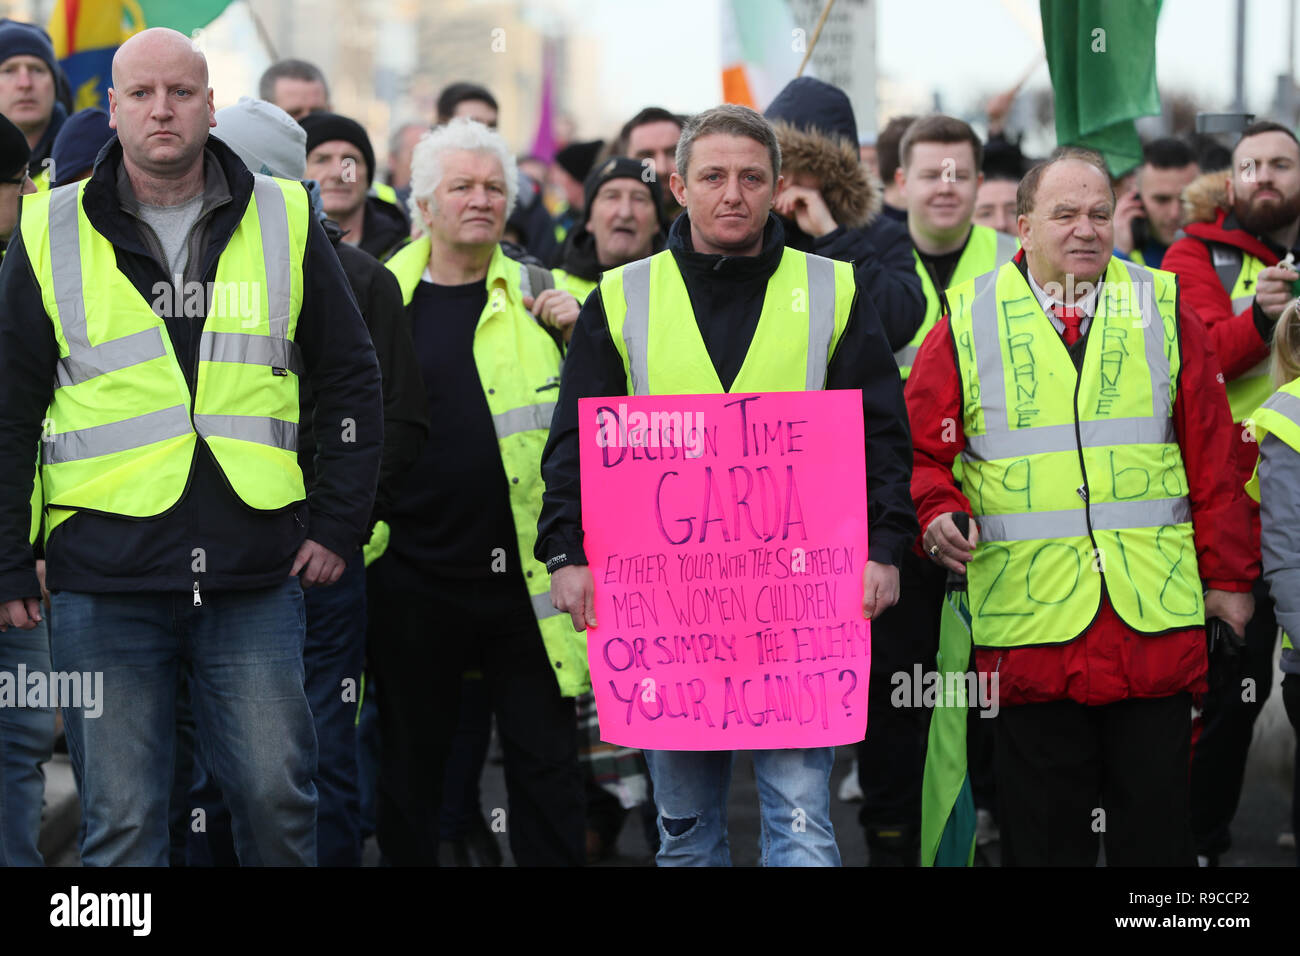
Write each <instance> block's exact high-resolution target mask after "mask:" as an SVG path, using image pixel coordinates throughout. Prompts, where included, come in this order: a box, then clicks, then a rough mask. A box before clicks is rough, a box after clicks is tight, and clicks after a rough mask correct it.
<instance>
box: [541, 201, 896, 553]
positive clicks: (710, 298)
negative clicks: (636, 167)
mask: <svg viewBox="0 0 1300 956" xmlns="http://www.w3.org/2000/svg"><path fill="white" fill-rule="evenodd" d="M784 246H785V234H784V230H783V229H782V227H781V223H780V221H779V220H778V219H777V218H776V216H769V217H768V225H767V229H766V231H765V233H764V237H763V249H762V251H761V252H760V253H759V254H758V255H757V256H718V255H706V254H704V253H699V252H696V251H694V248H693V247H692V245H691V232H690V219H689V217H688V215H687V214H686V213H682V214H681V215H680V216H678V217H677V219H676V220H675V221H674V222H673V225H672V228H671V229H670V230H669V233H668V248H669V249H670V250H671V251H672V254H673V258H674V259H675V260H676V262H677V266H678V268H679V269H680V270H681V272H682V277H683V279H684V280H685V283H686V291H687V294H688V295H689V296H690V299H691V307H692V309H693V311H694V312H695V320H696V322H697V323H698V324H699V326H700V334H701V335H702V336H703V338H704V344H705V346H706V347H707V349H708V352H709V356H710V358H712V359H713V364H714V367H715V368H716V369H717V371H718V378H719V379H720V380H721V381H722V384H723V387H724V388H728V389H730V387H731V383H732V382H733V381H735V378H736V375H737V374H739V372H740V367H741V364H742V363H743V362H744V360H745V355H746V353H747V352H748V351H749V345H750V342H751V341H753V338H754V331H755V329H757V328H758V317H759V313H760V312H761V311H762V307H763V297H764V294H765V292H766V289H767V280H768V279H769V278H770V277H771V275H772V273H773V272H775V271H776V267H777V265H778V263H779V262H780V260H781V255H782V251H783V249H784ZM826 387H827V388H860V389H862V412H863V424H864V427H865V436H866V448H865V452H866V458H867V490H868V495H867V502H868V505H867V522H868V527H869V532H870V538H871V541H870V559H871V560H872V561H877V562H880V563H882V564H894V565H897V564H898V563H899V562H900V561H902V558H903V552H904V551H906V550H907V548H909V547H910V546H911V544H912V542H913V541H914V540H915V539H916V536H917V534H918V533H919V531H920V529H919V528H918V526H917V522H916V511H915V508H914V507H913V505H912V493H911V480H912V435H911V432H910V430H909V428H908V422H907V407H906V406H905V405H904V404H903V383H902V380H901V379H900V378H899V375H898V366H897V365H896V364H895V362H894V356H893V351H892V350H891V349H890V348H889V345H888V343H887V342H886V341H885V336H884V333H883V332H882V331H881V328H880V319H879V317H878V316H877V315H876V310H875V307H874V306H873V305H872V304H871V300H870V299H869V298H867V297H866V296H863V295H861V294H859V295H858V296H857V297H856V299H855V301H854V305H853V313H852V315H851V316H850V318H849V324H848V327H847V328H846V329H845V330H844V335H843V336H842V337H841V339H840V343H839V346H838V347H837V348H836V350H835V354H834V355H833V356H831V360H830V365H829V366H828V368H827V379H826ZM626 394H627V374H626V372H625V370H624V367H623V360H622V359H621V358H620V356H619V354H618V351H617V349H615V347H614V342H613V340H612V339H611V338H610V334H609V326H608V324H607V322H606V319H605V307H604V303H603V302H602V301H601V297H600V289H599V287H597V289H596V290H595V291H594V292H592V294H591V295H589V296H588V297H587V301H586V303H585V304H584V305H583V307H582V312H581V313H580V314H579V316H578V322H577V326H576V327H575V328H574V332H573V339H572V341H571V342H570V343H569V351H568V354H567V356H566V357H565V361H564V377H563V380H562V382H561V384H560V395H559V399H558V402H557V404H556V408H555V417H554V418H553V419H552V421H551V435H550V438H549V439H548V440H547V443H546V450H545V452H543V454H542V477H543V478H544V479H545V481H546V492H545V494H544V495H543V497H542V513H541V517H540V519H539V521H538V529H537V546H536V548H535V550H534V555H535V556H536V557H537V559H538V560H539V561H544V562H546V563H547V566H548V568H549V569H550V570H552V571H553V570H555V569H556V568H559V567H563V566H564V565H565V564H586V563H587V557H586V554H585V553H584V552H583V550H582V504H581V497H580V490H581V486H580V479H579V467H578V399H580V398H590V397H592V396H617V395H626ZM561 556H563V557H561Z"/></svg>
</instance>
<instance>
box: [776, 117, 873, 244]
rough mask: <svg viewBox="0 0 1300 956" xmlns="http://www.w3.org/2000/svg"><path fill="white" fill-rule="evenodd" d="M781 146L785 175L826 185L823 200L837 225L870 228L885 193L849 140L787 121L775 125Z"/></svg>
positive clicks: (849, 227)
mask: <svg viewBox="0 0 1300 956" xmlns="http://www.w3.org/2000/svg"><path fill="white" fill-rule="evenodd" d="M772 126H773V128H775V130H776V139H777V142H778V143H780V145H781V172H782V174H784V175H785V176H786V178H787V180H788V179H789V177H790V176H791V174H793V173H809V174H811V175H813V176H816V177H817V178H818V179H819V180H820V181H821V184H822V189H821V193H822V198H823V199H825V200H826V205H827V207H828V208H829V209H830V213H831V216H833V217H834V219H835V221H836V222H837V223H839V224H840V225H841V226H843V227H844V228H846V229H858V228H861V227H862V226H868V225H870V224H871V223H872V222H873V221H874V220H875V218H876V217H877V216H878V215H879V214H880V207H881V204H882V202H883V199H882V195H881V193H882V191H881V188H880V186H879V184H878V183H876V182H875V180H874V179H873V178H872V177H871V174H870V173H869V172H868V171H867V167H866V166H864V165H863V164H862V162H861V160H860V159H859V157H858V150H857V148H856V147H855V146H853V145H852V144H851V143H849V142H848V141H847V140H844V139H839V138H831V137H830V136H826V135H824V134H823V133H821V132H820V131H819V130H816V129H798V128H796V127H795V126H794V125H793V124H791V123H789V122H787V121H785V120H775V121H774V122H773V123H772Z"/></svg>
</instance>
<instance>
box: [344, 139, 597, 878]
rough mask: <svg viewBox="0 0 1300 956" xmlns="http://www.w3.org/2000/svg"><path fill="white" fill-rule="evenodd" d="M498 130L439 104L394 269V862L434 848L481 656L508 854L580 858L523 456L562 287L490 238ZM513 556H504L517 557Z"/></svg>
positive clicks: (497, 219)
mask: <svg viewBox="0 0 1300 956" xmlns="http://www.w3.org/2000/svg"><path fill="white" fill-rule="evenodd" d="M517 175H518V174H517V172H516V169H515V161H514V158H513V156H511V154H510V151H509V150H508V149H507V148H506V144H505V141H504V140H502V138H501V137H500V136H499V135H497V134H496V133H495V132H493V131H491V130H489V129H488V128H487V127H485V126H482V125H481V124H479V123H477V122H474V121H471V120H467V119H455V120H452V121H451V122H450V123H448V124H447V125H445V126H441V127H438V128H437V129H435V130H433V131H432V132H430V133H429V134H427V135H426V136H425V137H423V138H422V139H421V140H420V142H419V143H418V144H416V147H415V152H414V155H413V156H412V160H411V199H410V209H411V213H412V217H413V218H414V220H415V221H416V223H417V224H418V226H419V231H420V233H421V235H420V237H419V238H417V239H416V240H415V241H413V242H412V243H410V244H409V245H408V246H406V247H405V248H404V249H402V250H401V251H399V252H398V253H397V254H396V255H394V256H393V257H392V258H391V259H390V260H389V261H388V263H387V265H388V267H389V269H391V270H392V271H393V273H394V274H395V275H396V276H397V280H398V284H399V285H400V286H401V289H402V297H403V301H404V302H405V304H406V308H407V315H408V317H409V319H410V323H411V337H412V342H413V344H414V348H415V352H416V357H417V360H418V362H419V365H420V371H421V374H422V376H423V378H424V383H425V390H426V393H427V397H428V401H429V419H430V426H431V427H430V433H429V441H428V443H427V444H426V445H425V452H424V455H423V456H422V457H421V459H420V461H419V462H417V464H416V466H415V467H414V468H413V469H412V470H411V472H410V474H409V475H408V476H407V481H406V482H405V484H404V485H403V487H402V488H401V489H400V490H399V493H398V495H397V498H398V501H397V504H396V505H395V507H394V510H393V518H392V521H391V525H392V534H391V537H390V540H389V545H388V550H387V552H386V553H385V554H384V556H383V557H382V558H380V559H379V560H378V561H376V562H375V563H374V564H373V565H372V567H371V581H370V585H371V591H370V607H371V621H370V644H369V657H370V662H371V666H372V668H373V670H374V672H375V675H376V681H377V683H378V685H379V688H380V690H379V695H378V700H379V722H380V735H381V738H382V740H383V745H382V747H381V755H380V771H379V787H378V798H377V820H376V824H377V834H378V837H379V843H380V849H381V851H382V852H383V854H384V856H385V857H386V858H387V859H388V861H389V862H392V863H394V864H397V865H425V864H431V863H435V862H436V861H437V859H438V838H439V826H438V811H439V806H440V804H441V802H442V793H443V770H444V766H445V764H446V761H447V755H448V752H449V749H450V747H451V742H452V739H453V737H454V734H455V731H456V728H457V726H458V722H459V717H460V700H461V691H462V687H461V675H462V674H463V673H464V672H465V671H466V670H480V671H481V672H482V674H483V679H484V683H483V688H484V689H485V690H486V692H487V696H488V697H489V699H490V701H491V705H492V709H493V711H494V713H495V714H496V717H497V726H498V729H499V731H500V734H501V741H502V749H503V751H504V754H505V771H506V786H507V789H508V791H509V794H510V814H509V825H508V826H507V827H506V828H505V829H506V832H507V833H508V835H509V839H510V845H511V849H512V851H513V853H514V856H515V860H516V862H518V863H520V864H521V865H568V864H580V863H581V862H582V861H583V858H584V853H585V847H584V841H585V830H584V820H583V800H582V779H581V775H580V773H579V770H578V761H577V742H576V740H575V736H574V708H573V701H572V699H571V698H572V697H573V696H574V695H575V694H577V693H580V692H581V691H583V690H585V689H586V688H587V686H588V683H587V680H586V652H585V644H584V643H583V641H582V640H581V639H580V637H579V635H577V633H576V632H575V631H573V628H572V624H571V622H570V620H569V617H568V615H561V614H557V613H556V612H555V610H554V608H553V607H551V605H550V599H549V596H548V594H549V588H548V576H547V574H546V568H545V566H544V565H543V564H541V563H540V562H538V561H537V560H536V559H534V558H533V555H532V551H533V541H534V539H535V537H536V533H537V531H536V529H537V515H538V512H540V510H541V494H542V482H541V476H540V462H541V454H542V449H543V447H544V446H545V443H546V437H547V430H548V428H549V425H550V413H551V411H552V410H553V409H554V402H555V395H556V392H557V390H558V387H559V376H560V360H561V357H562V354H563V341H564V338H565V335H564V332H563V330H564V329H566V328H570V327H571V326H572V324H573V322H574V321H575V320H576V319H577V316H578V303H577V300H575V299H574V298H573V296H571V295H569V294H568V293H566V292H561V291H559V290H556V289H543V288H542V286H543V285H544V284H545V282H546V279H547V278H549V275H550V274H549V273H548V272H546V271H545V270H543V269H540V268H537V267H529V266H524V265H522V264H521V263H519V262H516V261H514V260H512V259H510V258H508V257H507V256H506V255H505V253H504V252H503V251H502V249H501V247H500V245H499V243H500V240H501V237H502V234H503V232H504V229H505V223H506V217H507V216H508V215H509V212H510V209H511V206H512V205H513V203H514V201H515V193H516V189H517ZM521 556H522V558H521Z"/></svg>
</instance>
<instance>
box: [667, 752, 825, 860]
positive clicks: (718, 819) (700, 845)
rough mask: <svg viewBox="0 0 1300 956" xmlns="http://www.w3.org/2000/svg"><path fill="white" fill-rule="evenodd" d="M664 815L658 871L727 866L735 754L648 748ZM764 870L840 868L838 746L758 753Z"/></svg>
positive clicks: (757, 770)
mask: <svg viewBox="0 0 1300 956" xmlns="http://www.w3.org/2000/svg"><path fill="white" fill-rule="evenodd" d="M644 753H645V758H646V763H647V764H648V765H649V767H650V777H651V779H652V780H653V781H654V798H655V807H656V809H657V810H658V811H659V817H658V823H659V853H658V855H657V856H656V857H655V862H656V863H657V864H658V865H659V866H730V865H731V848H730V845H729V844H728V842H727V795H728V792H729V791H730V790H731V769H732V765H733V764H734V763H735V759H736V755H735V753H734V752H733V751H728V750H722V751H696V750H647V751H644ZM750 754H751V756H752V757H753V760H754V777H755V780H756V782H757V786H758V800H759V806H760V811H761V814H760V820H761V829H760V834H759V851H760V859H761V860H762V864H763V866H839V865H840V850H839V847H838V846H836V844H835V831H834V830H833V829H832V827H831V806H830V804H831V799H830V778H831V765H832V764H833V763H834V762H835V749H834V748H833V747H816V748H810V749H807V750H754V751H750Z"/></svg>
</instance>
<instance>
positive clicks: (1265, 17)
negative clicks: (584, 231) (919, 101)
mask: <svg viewBox="0 0 1300 956" xmlns="http://www.w3.org/2000/svg"><path fill="white" fill-rule="evenodd" d="M553 2H554V3H555V5H556V6H558V7H559V8H561V9H563V10H564V11H565V12H566V13H569V14H571V15H572V21H573V22H575V23H579V24H582V25H583V26H582V27H581V29H583V30H584V32H588V33H591V34H593V35H595V36H597V37H599V38H600V43H601V46H602V48H603V49H604V51H605V58H604V62H603V65H602V70H603V76H604V82H603V83H602V88H601V90H599V91H598V92H599V95H600V96H601V97H602V98H604V99H605V100H606V101H608V103H609V109H611V110H612V112H613V114H614V115H620V116H626V115H630V114H631V113H633V112H635V111H636V110H637V109H638V108H640V107H641V106H643V105H645V104H646V103H651V102H659V103H663V104H664V105H667V106H670V107H671V108H674V109H680V110H684V111H692V110H698V109H701V108H704V107H707V106H711V105H713V104H715V103H716V102H717V100H718V98H719V96H720V93H721V87H720V82H719V78H718V77H719V70H720V64H719V62H718V49H719V23H720V13H719V4H720V0H655V2H654V3H649V4H647V3H642V2H639V0H553ZM1290 3H1291V0H1250V2H1249V3H1248V4H1247V8H1246V17H1247V20H1246V64H1247V67H1246V91H1247V103H1248V106H1251V107H1253V108H1254V109H1256V110H1257V111H1260V112H1263V111H1264V110H1266V109H1267V107H1268V105H1269V104H1270V103H1271V102H1272V97H1273V90H1274V87H1275V84H1276V77H1277V74H1278V73H1281V72H1284V71H1285V70H1286V63H1287V30H1286V27H1287V11H1288V8H1289V5H1290ZM1235 10H1236V3H1235V0H1165V3H1164V7H1163V8H1162V11H1161V14H1160V27H1159V30H1158V33H1157V38H1156V64H1157V71H1158V80H1159V84H1160V87H1161V89H1162V90H1163V91H1166V92H1169V91H1178V92H1186V93H1189V94H1191V95H1192V96H1194V97H1196V98H1197V99H1198V100H1199V101H1200V103H1201V104H1202V105H1203V106H1204V107H1207V108H1223V107H1226V106H1227V105H1228V103H1229V101H1230V100H1231V98H1232V82H1233V72H1232V71H1233V65H1232V57H1233V44H1234V36H1235V17H1236V13H1235ZM876 23H877V35H876V57H877V72H878V75H879V76H880V77H881V78H882V79H887V80H889V81H891V83H893V84H899V85H901V86H903V87H906V88H915V89H916V90H917V91H918V92H920V93H922V94H928V93H929V91H930V90H931V89H934V88H937V89H938V90H939V92H940V94H941V95H942V97H943V101H944V103H945V105H946V107H947V108H950V109H959V108H961V107H962V106H964V105H966V104H967V103H969V102H970V100H971V98H972V95H973V94H975V93H977V92H978V93H983V92H985V91H993V90H997V89H1000V88H1005V87H1007V86H1010V85H1011V84H1012V83H1014V82H1015V81H1016V79H1017V78H1018V77H1019V76H1020V75H1021V73H1022V72H1023V71H1024V70H1025V69H1026V68H1027V67H1028V66H1029V64H1030V63H1031V62H1032V60H1033V59H1034V58H1035V56H1039V57H1041V52H1042V38H1041V33H1040V32H1039V31H1040V27H1039V19H1038V4H1037V3H1036V2H1033V0H877V21H876ZM1029 85H1030V86H1044V87H1045V86H1047V85H1049V83H1048V76H1047V66H1046V62H1045V61H1043V64H1042V65H1041V66H1040V67H1039V68H1038V69H1037V70H1036V71H1035V73H1034V74H1033V76H1032V78H1031V80H1030V83H1029Z"/></svg>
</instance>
